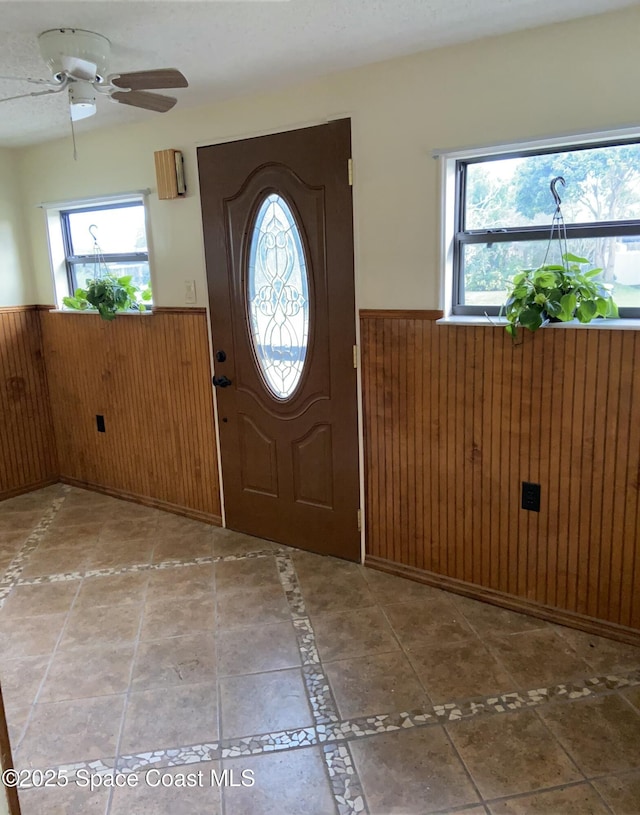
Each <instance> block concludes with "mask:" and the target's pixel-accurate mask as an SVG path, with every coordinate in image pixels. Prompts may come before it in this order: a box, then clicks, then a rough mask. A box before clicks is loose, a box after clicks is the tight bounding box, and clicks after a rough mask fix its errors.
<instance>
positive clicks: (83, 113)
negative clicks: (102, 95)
mask: <svg viewBox="0 0 640 815" xmlns="http://www.w3.org/2000/svg"><path fill="white" fill-rule="evenodd" d="M69 109H70V111H71V121H72V122H79V121H80V119H88V118H89V116H93V115H94V114H95V112H96V110H97V108H96V94H95V92H94V90H93V88H92V87H91V85H88V86H85V87H82V86H81V85H80V83H78V82H74V84H73V85H71V86H70V87H69Z"/></svg>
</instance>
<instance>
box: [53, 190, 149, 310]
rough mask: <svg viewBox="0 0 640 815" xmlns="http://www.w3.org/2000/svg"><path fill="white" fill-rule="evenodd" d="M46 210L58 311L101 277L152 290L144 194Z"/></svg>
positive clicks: (54, 206) (55, 206) (56, 205)
mask: <svg viewBox="0 0 640 815" xmlns="http://www.w3.org/2000/svg"><path fill="white" fill-rule="evenodd" d="M43 206H44V207H45V209H46V214H47V226H48V233H49V248H50V254H51V263H52V267H53V273H54V282H55V288H56V300H57V303H58V306H59V307H60V306H61V305H62V298H63V297H65V296H67V295H73V294H74V292H75V291H76V289H77V288H86V285H87V281H88V280H91V279H93V278H94V277H95V276H97V275H104V274H107V273H109V274H113V275H115V276H116V277H125V276H131V278H132V280H131V282H132V284H134V285H136V286H137V287H138V288H139V289H141V290H144V289H145V288H146V287H148V286H150V284H151V281H150V271H149V247H148V241H147V230H146V212H145V202H144V199H143V197H142V196H141V195H135V196H128V197H126V198H125V197H120V198H119V199H105V200H103V201H99V200H94V201H91V202H87V201H85V202H69V203H65V204H52V205H43Z"/></svg>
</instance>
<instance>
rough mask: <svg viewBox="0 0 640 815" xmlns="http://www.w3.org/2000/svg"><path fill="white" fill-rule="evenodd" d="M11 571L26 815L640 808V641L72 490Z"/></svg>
mask: <svg viewBox="0 0 640 815" xmlns="http://www.w3.org/2000/svg"><path fill="white" fill-rule="evenodd" d="M2 573H3V576H2V577H0V605H1V606H2V607H1V610H0V681H1V682H2V687H3V693H4V696H5V705H6V708H7V717H8V721H9V726H10V733H11V739H12V744H13V748H14V758H15V761H16V765H17V767H19V768H21V769H24V770H32V769H36V770H51V771H52V772H51V773H49V775H48V776H47V780H49V782H50V783H51V784H52V786H50V787H46V788H43V787H40V786H39V784H40V783H41V779H40V777H39V776H38V775H37V774H35V775H33V776H32V778H33V781H34V785H35V786H34V787H32V788H24V789H21V790H20V798H21V802H22V808H23V813H24V815H41V813H47V815H58V813H59V814H60V815H62V813H64V815H76V813H82V815H84V813H96V815H106V814H107V813H110V815H125V813H126V815H165V813H167V814H168V813H171V815H205V813H206V815H221V814H222V813H224V815H267V813H269V815H300V813H305V815H325V814H326V815H328V813H332V814H333V815H347V813H358V812H364V813H367V812H368V813H370V815H426V814H427V813H444V812H456V813H458V815H471V813H474V814H475V815H482V814H483V813H484V815H523V814H526V815H528V814H529V813H535V815H604V813H609V815H612V813H613V815H639V813H640V649H636V648H632V647H631V646H626V645H622V644H619V643H615V642H612V641H609V640H605V639H600V638H597V637H593V636H589V635H587V634H583V633H580V632H577V631H573V630H570V629H565V628H561V627H559V626H553V625H550V624H547V623H545V622H542V621H540V620H537V619H534V618H532V617H527V616H524V615H519V614H514V613H511V612H508V611H505V610H501V609H498V608H495V607H493V606H489V605H484V604H481V603H478V602H475V601H472V600H468V599H464V598H460V597H456V596H454V595H450V594H447V593H444V592H441V591H438V590H436V589H433V588H429V587H427V586H422V585H419V584H416V583H412V582H408V581H404V580H401V579H398V578H393V577H390V576H388V575H385V574H382V573H379V572H375V571H372V570H369V569H364V568H362V567H360V566H358V565H355V564H350V563H346V562H342V561H338V560H334V559H331V558H323V557H319V556H316V555H311V554H307V553H304V552H299V551H296V550H293V549H287V548H285V547H279V546H276V545H275V544H272V543H269V542H267V541H263V540H259V539H256V538H250V537H247V536H245V535H241V534H238V533H233V532H229V531H225V530H221V529H217V528H212V527H209V526H206V525H205V524H201V523H197V522H195V521H190V520H187V519H184V518H181V517H178V516H174V515H170V514H167V513H163V512H159V511H157V510H153V509H147V508H144V507H140V506H137V505H134V504H130V503H126V502H123V501H118V500H115V499H113V498H109V497H106V496H102V495H98V494H94V493H89V492H84V491H82V490H77V489H72V488H68V487H63V486H62V485H57V486H54V487H49V488H46V489H43V490H39V491H38V492H34V493H30V494H28V495H24V496H20V497H18V498H15V499H11V500H9V501H5V502H3V503H2V504H0V574H2ZM114 770H115V771H118V772H120V773H121V775H119V776H117V777H118V778H119V779H120V782H121V783H137V786H135V787H119V788H116V789H112V788H109V787H108V786H107V784H108V782H109V780H111V779H113V778H114ZM62 776H64V777H65V778H66V779H67V780H68V783H66V785H64V786H63V785H62V784H63V783H64V782H62V781H61V782H60V785H57V784H56V780H57V779H58V778H62ZM132 779H135V781H132ZM252 780H253V784H252V785H251V783H250V782H251V781H252ZM90 781H91V782H93V785H94V786H95V787H96V789H93V790H91V789H89V788H88V784H89V782H90ZM185 785H186V786H185ZM36 787H37V788H36Z"/></svg>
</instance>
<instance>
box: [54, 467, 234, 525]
mask: <svg viewBox="0 0 640 815" xmlns="http://www.w3.org/2000/svg"><path fill="white" fill-rule="evenodd" d="M60 481H62V483H63V484H69V485H70V486H72V487H79V488H80V489H82V490H92V491H93V492H101V493H104V494H105V495H111V496H112V497H113V498H121V499H122V500H123V501H131V502H132V503H134V504H143V505H144V506H146V507H153V508H154V509H162V510H164V511H165V512H173V513H174V515H184V516H185V518H192V519H193V520H194V521H203V522H204V523H206V524H211V525H212V526H222V518H221V517H220V516H219V515H213V514H211V513H209V512H202V511H200V510H199V509H191V508H190V507H182V506H179V505H178V504H171V503H169V501H162V500H160V499H159V498H149V497H148V496H146V495H137V494H136V493H134V492H127V491H126V490H118V489H115V488H113V487H105V486H103V485H102V484H92V483H91V482H90V481H81V480H80V479H78V478H69V477H68V476H62V475H61V476H60Z"/></svg>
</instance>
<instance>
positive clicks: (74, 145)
mask: <svg viewBox="0 0 640 815" xmlns="http://www.w3.org/2000/svg"><path fill="white" fill-rule="evenodd" d="M69 121H70V122H71V139H72V141H73V160H74V161H77V160H78V150H77V149H76V130H75V128H74V126H73V117H72V116H71V108H69Z"/></svg>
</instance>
